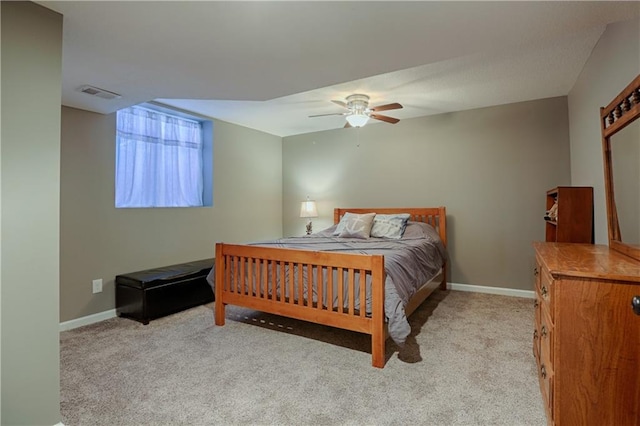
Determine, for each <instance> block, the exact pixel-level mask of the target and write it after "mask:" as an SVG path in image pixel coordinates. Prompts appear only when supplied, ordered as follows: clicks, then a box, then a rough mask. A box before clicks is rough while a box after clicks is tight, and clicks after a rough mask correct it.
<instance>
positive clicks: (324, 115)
mask: <svg viewBox="0 0 640 426" xmlns="http://www.w3.org/2000/svg"><path fill="white" fill-rule="evenodd" d="M347 114H348V113H346V112H333V113H331V114H317V115H310V116H309V118H313V117H326V116H328V115H347Z"/></svg>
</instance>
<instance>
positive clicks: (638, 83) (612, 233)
mask: <svg viewBox="0 0 640 426" xmlns="http://www.w3.org/2000/svg"><path fill="white" fill-rule="evenodd" d="M638 118H640V75H638V77H636V78H635V79H634V80H633V81H632V82H631V84H629V85H628V86H627V87H626V88H625V89H624V90H623V91H622V92H620V94H619V95H618V96H617V97H616V98H615V99H614V100H613V101H611V103H610V104H609V105H607V106H606V107H603V108H600V124H601V128H602V148H603V156H604V173H605V193H606V201H607V222H608V227H609V246H610V247H611V248H612V249H614V250H617V251H619V252H622V253H624V254H626V255H628V256H630V257H633V258H634V259H636V260H640V120H638Z"/></svg>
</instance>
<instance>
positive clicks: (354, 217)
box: [336, 213, 376, 239]
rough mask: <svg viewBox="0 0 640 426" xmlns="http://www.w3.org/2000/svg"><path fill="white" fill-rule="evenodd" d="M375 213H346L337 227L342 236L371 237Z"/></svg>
mask: <svg viewBox="0 0 640 426" xmlns="http://www.w3.org/2000/svg"><path fill="white" fill-rule="evenodd" d="M375 216H376V214H375V213H365V214H355V213H345V214H344V216H342V219H340V223H339V224H338V226H337V227H336V232H338V231H339V232H338V236H339V237H340V238H363V239H366V238H369V235H370V234H371V227H372V226H373V219H374V217H375Z"/></svg>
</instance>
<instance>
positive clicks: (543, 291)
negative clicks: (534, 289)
mask: <svg viewBox="0 0 640 426" xmlns="http://www.w3.org/2000/svg"><path fill="white" fill-rule="evenodd" d="M540 293H542V295H543V296H546V295H547V294H548V293H549V291H548V290H547V287H546V286H543V287H542V289H540Z"/></svg>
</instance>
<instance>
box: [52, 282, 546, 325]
mask: <svg viewBox="0 0 640 426" xmlns="http://www.w3.org/2000/svg"><path fill="white" fill-rule="evenodd" d="M447 288H448V289H449V290H456V291H469V292H473V293H488V294H499V295H502V296H513V297H525V298H527V299H534V298H535V293H534V292H533V291H531V290H517V289H515V288H503V287H486V286H482V285H471V284H458V283H447ZM115 317H116V310H115V309H111V310H109V311H104V312H99V313H97V314H93V315H87V316H86V317H82V318H76V319H73V320H70V321H65V322H61V323H60V331H67V330H72V329H74V328H78V327H82V326H83V325H89V324H93V323H96V322H100V321H104V320H107V319H109V318H115Z"/></svg>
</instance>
